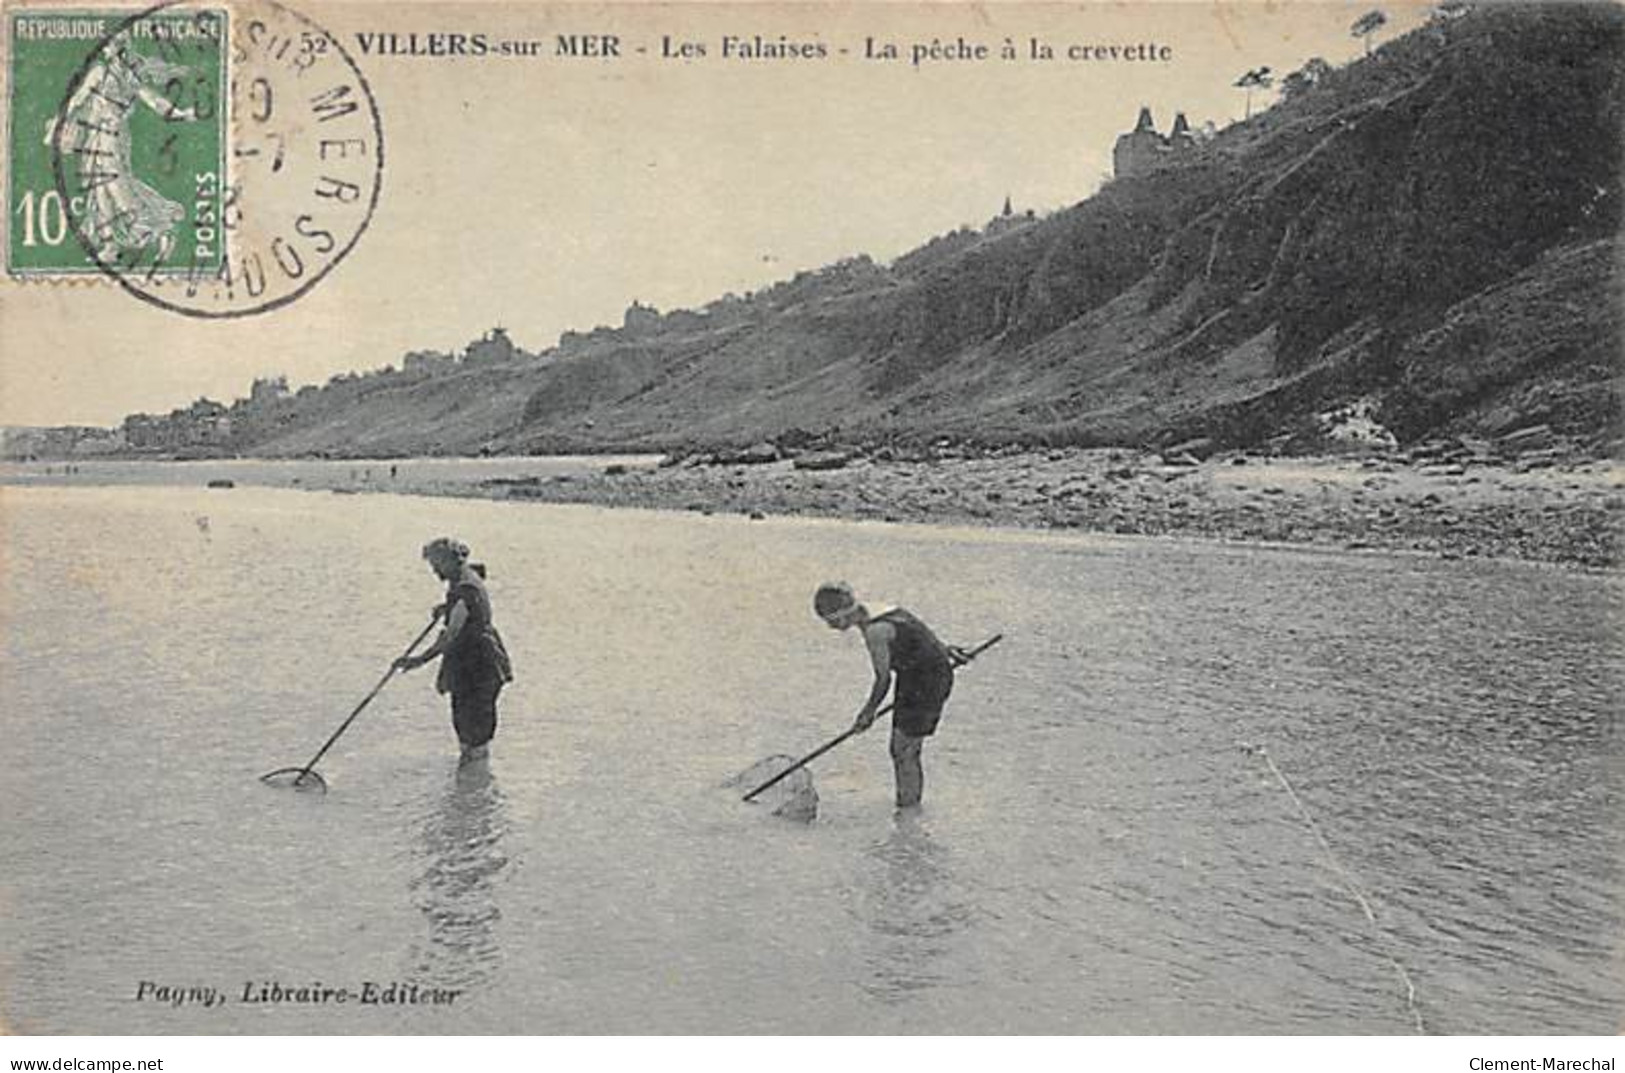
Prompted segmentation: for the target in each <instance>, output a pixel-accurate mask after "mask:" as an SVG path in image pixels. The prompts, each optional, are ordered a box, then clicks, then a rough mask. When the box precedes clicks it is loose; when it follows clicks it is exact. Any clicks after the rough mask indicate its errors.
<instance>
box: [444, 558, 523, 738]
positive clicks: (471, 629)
mask: <svg viewBox="0 0 1625 1073" xmlns="http://www.w3.org/2000/svg"><path fill="white" fill-rule="evenodd" d="M459 602H460V603H461V604H462V605H463V607H464V608H466V609H467V611H468V620H467V621H466V622H464V623H463V628H462V629H461V630H459V631H458V632H457V639H456V640H455V641H453V642H452V645H451V647H450V648H449V649H447V650H446V652H445V653H444V654H443V655H442V656H441V658H440V672H439V674H438V675H437V676H436V677H435V689H436V690H438V691H439V692H440V693H441V694H446V693H450V694H451V724H452V726H453V727H454V728H456V730H457V740H458V741H459V742H461V743H462V745H463V747H464V748H465V749H472V748H476V747H478V746H481V745H484V744H485V743H486V742H488V741H490V740H491V738H492V737H493V736H494V735H495V734H496V731H497V694H499V693H501V692H502V687H503V686H505V685H507V684H508V683H509V682H511V681H513V665H512V664H511V663H510V662H509V660H508V651H507V649H505V648H504V647H503V646H502V637H501V635H499V634H498V633H497V630H496V627H495V626H494V625H492V623H491V597H490V595H489V594H487V593H486V591H485V586H484V585H483V584H481V583H480V582H479V581H477V580H463V581H459V582H457V583H456V584H454V585H452V586H451V587H450V588H448V589H447V590H446V612H447V615H448V616H449V615H450V613H451V608H452V607H453V606H454V605H456V604H457V603H459Z"/></svg>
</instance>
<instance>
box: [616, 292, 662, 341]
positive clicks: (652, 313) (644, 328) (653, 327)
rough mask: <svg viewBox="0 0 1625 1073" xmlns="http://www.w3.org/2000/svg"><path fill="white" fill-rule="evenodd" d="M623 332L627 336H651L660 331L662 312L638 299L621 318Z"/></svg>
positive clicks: (627, 308) (633, 301)
mask: <svg viewBox="0 0 1625 1073" xmlns="http://www.w3.org/2000/svg"><path fill="white" fill-rule="evenodd" d="M621 330H622V331H624V332H625V333H626V334H627V335H651V334H653V333H655V332H658V331H659V330H660V310H658V309H656V308H655V307H654V306H646V305H644V304H643V303H642V302H640V301H638V300H637V299H636V298H634V299H632V304H631V305H629V306H627V307H626V314H625V316H623V317H622V318H621Z"/></svg>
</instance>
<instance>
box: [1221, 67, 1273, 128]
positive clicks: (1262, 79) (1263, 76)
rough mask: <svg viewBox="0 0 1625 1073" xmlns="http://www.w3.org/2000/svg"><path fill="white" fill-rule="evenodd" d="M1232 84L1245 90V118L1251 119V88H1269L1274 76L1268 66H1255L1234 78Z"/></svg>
mask: <svg viewBox="0 0 1625 1073" xmlns="http://www.w3.org/2000/svg"><path fill="white" fill-rule="evenodd" d="M1232 84H1233V85H1234V86H1235V87H1236V88H1237V89H1239V90H1245V91H1246V93H1247V115H1246V118H1248V119H1251V118H1252V117H1253V90H1255V89H1268V88H1270V86H1273V85H1274V84H1275V76H1274V75H1272V74H1270V69H1269V68H1268V67H1255V68H1253V69H1252V70H1251V71H1248V72H1247V73H1246V74H1244V75H1242V76H1241V77H1240V78H1238V79H1236V80H1235V82H1234V83H1232Z"/></svg>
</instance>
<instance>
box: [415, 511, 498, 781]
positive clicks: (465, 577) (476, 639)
mask: <svg viewBox="0 0 1625 1073" xmlns="http://www.w3.org/2000/svg"><path fill="white" fill-rule="evenodd" d="M423 557H424V558H425V559H427V560H428V562H429V566H430V568H431V569H433V570H434V572H435V576H436V577H438V578H440V579H441V580H442V581H444V582H445V583H446V602H445V604H444V605H443V606H442V607H441V608H440V612H441V613H442V614H444V615H445V618H446V628H445V629H444V630H442V631H441V633H440V636H439V637H437V638H435V642H434V644H432V645H430V646H429V647H428V648H427V649H425V650H424V651H423V653H422V654H421V655H416V656H402V657H401V658H400V659H398V660H396V661H395V666H397V667H399V668H400V669H401V670H403V671H409V670H412V669H414V668H416V667H421V666H423V665H424V664H425V663H428V662H429V661H430V660H433V659H436V658H438V659H439V660H440V673H439V675H438V676H437V677H436V679H435V689H437V690H438V691H439V692H440V693H441V694H448V693H449V694H450V695H451V724H452V726H453V727H454V728H455V729H456V731H457V740H458V742H459V743H461V745H462V749H463V754H462V762H463V763H465V764H466V763H468V762H470V761H472V760H479V759H481V758H483V757H484V756H486V755H487V754H488V752H489V749H490V743H491V738H492V737H493V736H494V735H495V734H496V732H497V695H498V694H499V693H501V692H502V687H503V686H505V685H507V684H508V683H509V682H511V681H513V666H512V664H510V663H509V662H508V652H507V649H505V648H503V646H502V637H501V636H500V635H499V634H498V633H497V630H496V626H495V625H493V624H492V622H491V597H490V595H489V594H488V593H487V592H486V591H485V567H484V566H483V565H481V564H480V563H471V562H469V561H468V545H467V544H464V543H462V542H461V541H457V540H452V539H451V538H450V537H441V538H439V539H438V540H432V541H430V542H429V543H427V544H425V545H424V546H423Z"/></svg>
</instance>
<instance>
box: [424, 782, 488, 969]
mask: <svg viewBox="0 0 1625 1073" xmlns="http://www.w3.org/2000/svg"><path fill="white" fill-rule="evenodd" d="M506 829H507V817H506V814H505V811H504V802H503V797H502V791H501V790H500V789H499V788H498V786H497V781H496V777H495V776H494V775H492V774H491V766H490V764H488V763H484V762H478V763H472V764H465V765H462V766H461V767H459V768H458V769H457V774H456V776H455V778H454V779H453V781H452V784H451V785H450V786H449V787H448V788H447V790H446V792H445V794H444V795H443V796H442V797H441V799H440V801H439V803H438V804H437V805H436V807H435V808H434V809H433V810H432V811H431V812H430V813H429V814H428V815H427V816H425V817H424V819H423V821H422V829H421V831H420V835H421V839H420V841H421V851H422V855H423V857H424V858H425V867H424V871H423V874H422V875H421V876H419V877H418V878H417V879H416V880H414V881H413V883H412V892H413V895H414V898H415V900H416V903H417V907H418V909H419V910H420V911H421V912H422V913H423V915H424V917H425V918H426V919H427V920H428V922H429V936H428V939H427V941H426V942H420V944H419V946H418V948H417V952H416V955H415V956H414V957H413V959H412V962H413V967H414V970H415V972H416V974H417V978H418V979H420V980H422V981H423V982H425V983H432V984H435V985H438V986H442V987H471V986H474V985H477V984H482V983H484V982H485V981H486V980H487V979H489V978H490V976H491V974H492V973H493V972H494V971H495V969H496V966H497V963H498V961H499V960H500V959H501V954H502V951H501V948H500V946H499V945H498V943H497V938H496V934H495V927H496V923H497V921H498V920H499V919H501V917H502V910H501V909H500V908H498V906H497V899H496V879H497V875H498V873H500V872H501V871H502V870H503V869H504V868H505V867H507V864H508V858H507V856H506V854H505V853H504V850H503V845H502V840H503V835H504V834H505V833H506Z"/></svg>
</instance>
